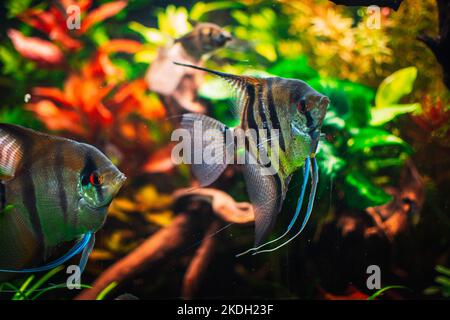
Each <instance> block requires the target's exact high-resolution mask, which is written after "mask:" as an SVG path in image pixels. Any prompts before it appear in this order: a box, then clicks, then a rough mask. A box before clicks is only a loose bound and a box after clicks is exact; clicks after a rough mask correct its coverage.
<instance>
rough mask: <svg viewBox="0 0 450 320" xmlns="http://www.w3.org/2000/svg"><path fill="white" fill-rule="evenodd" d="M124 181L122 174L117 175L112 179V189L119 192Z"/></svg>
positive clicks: (125, 178) (124, 177)
mask: <svg viewBox="0 0 450 320" xmlns="http://www.w3.org/2000/svg"><path fill="white" fill-rule="evenodd" d="M126 180H127V177H126V176H125V175H124V174H123V173H122V172H120V173H119V174H118V175H117V177H116V178H115V179H114V184H113V187H114V189H116V190H117V192H118V191H119V190H120V188H122V186H123V184H124V183H125V181H126Z"/></svg>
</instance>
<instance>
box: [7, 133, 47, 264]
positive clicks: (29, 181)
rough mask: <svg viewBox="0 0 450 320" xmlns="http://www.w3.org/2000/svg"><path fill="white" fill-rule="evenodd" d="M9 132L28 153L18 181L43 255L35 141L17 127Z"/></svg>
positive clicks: (43, 243) (39, 252)
mask: <svg viewBox="0 0 450 320" xmlns="http://www.w3.org/2000/svg"><path fill="white" fill-rule="evenodd" d="M7 131H9V132H10V133H11V134H12V135H14V137H15V138H16V139H18V140H19V141H20V142H21V145H22V148H23V149H24V150H25V151H26V157H25V158H24V162H23V168H24V169H25V170H24V171H22V172H21V174H19V176H18V178H17V179H18V181H19V183H20V192H21V196H22V201H23V205H24V207H25V209H26V210H27V212H28V216H29V220H30V224H31V227H32V228H33V231H34V234H35V235H36V238H37V239H36V241H37V251H38V254H40V255H43V254H44V253H45V252H44V249H45V247H44V245H45V242H44V241H45V238H44V233H43V231H42V225H41V220H40V218H39V213H38V209H37V206H36V188H35V185H34V182H33V178H32V171H33V168H32V165H33V161H34V159H33V141H32V140H31V138H30V137H29V136H28V135H27V134H26V133H24V131H22V130H20V129H17V128H16V127H10V126H8V128H7Z"/></svg>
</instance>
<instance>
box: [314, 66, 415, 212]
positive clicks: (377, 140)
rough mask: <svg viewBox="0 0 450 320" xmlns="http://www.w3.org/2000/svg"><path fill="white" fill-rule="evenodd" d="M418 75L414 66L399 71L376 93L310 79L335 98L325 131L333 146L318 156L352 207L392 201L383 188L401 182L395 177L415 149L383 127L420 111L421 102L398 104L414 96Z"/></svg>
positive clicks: (324, 147)
mask: <svg viewBox="0 0 450 320" xmlns="http://www.w3.org/2000/svg"><path fill="white" fill-rule="evenodd" d="M415 76H416V70H415V68H413V67H411V68H407V69H403V70H400V71H398V72H395V73H394V74H393V75H391V76H389V77H388V78H387V79H386V80H384V81H383V82H382V83H381V85H380V87H379V88H378V90H377V91H376V93H375V92H374V90H373V89H371V88H369V87H366V86H363V85H361V84H357V83H354V82H350V81H344V80H337V79H331V78H316V79H312V80H310V81H309V83H310V85H311V86H312V87H314V88H315V89H316V90H317V91H319V92H322V93H324V94H325V95H327V96H328V97H329V98H330V100H331V103H330V105H329V107H328V113H327V116H326V118H325V121H324V127H323V129H322V132H324V133H325V134H326V139H327V140H328V142H326V143H322V145H321V146H322V147H321V152H319V153H318V160H319V164H320V166H321V167H322V168H323V169H324V170H321V172H322V173H323V175H322V176H323V177H324V178H325V179H326V180H330V179H334V180H335V182H336V183H337V184H338V188H339V190H342V191H343V192H344V197H345V200H346V203H347V205H349V206H350V207H353V208H357V209H365V208H367V207H371V206H377V205H382V204H385V203H387V202H389V201H390V200H391V199H392V197H391V196H390V195H389V194H387V193H386V192H385V191H384V190H383V187H384V186H386V185H389V184H390V183H394V182H395V180H394V179H393V177H395V176H396V175H397V174H398V173H399V171H400V169H401V168H402V166H403V164H404V162H405V160H406V159H407V158H408V157H409V156H410V155H411V154H412V148H411V147H410V146H409V145H408V144H407V143H406V142H405V141H403V140H402V139H401V138H400V137H399V136H397V135H396V134H395V133H394V131H395V130H392V129H391V130H387V129H385V128H382V127H381V125H382V124H383V125H385V124H387V123H389V122H391V121H392V120H393V119H394V118H395V117H396V116H397V115H399V114H403V113H407V112H412V111H414V110H416V108H417V107H418V105H417V104H409V105H402V104H398V101H399V100H400V98H401V97H402V96H403V95H405V94H407V93H409V92H411V89H412V83H413V82H414V79H415ZM374 102H375V107H372V105H373V103H374ZM394 129H395V128H394Z"/></svg>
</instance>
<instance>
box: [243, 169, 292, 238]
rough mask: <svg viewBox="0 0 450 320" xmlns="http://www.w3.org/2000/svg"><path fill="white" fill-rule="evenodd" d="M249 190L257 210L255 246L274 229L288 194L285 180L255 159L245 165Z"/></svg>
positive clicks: (254, 207) (245, 176)
mask: <svg viewBox="0 0 450 320" xmlns="http://www.w3.org/2000/svg"><path fill="white" fill-rule="evenodd" d="M243 171H244V178H245V182H246V184H247V192H248V196H249V198H250V202H251V203H252V205H253V209H254V211H255V246H258V245H260V244H261V243H262V241H264V240H265V239H266V238H267V236H268V235H269V233H270V232H271V231H272V229H273V226H274V224H275V221H276V218H277V216H278V213H279V212H280V210H281V207H282V204H283V201H284V198H285V196H286V191H285V190H286V188H285V180H283V179H281V177H280V176H279V175H278V174H266V175H264V174H263V172H266V173H267V170H264V167H263V166H261V165H260V164H258V163H255V162H254V161H249V163H248V164H245V165H244V170H243Z"/></svg>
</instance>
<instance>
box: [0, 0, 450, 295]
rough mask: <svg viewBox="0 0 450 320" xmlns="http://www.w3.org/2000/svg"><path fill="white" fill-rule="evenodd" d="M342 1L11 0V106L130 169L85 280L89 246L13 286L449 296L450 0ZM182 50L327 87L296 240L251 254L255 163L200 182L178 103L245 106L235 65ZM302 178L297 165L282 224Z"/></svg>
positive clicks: (6, 68)
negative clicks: (311, 193)
mask: <svg viewBox="0 0 450 320" xmlns="http://www.w3.org/2000/svg"><path fill="white" fill-rule="evenodd" d="M334 2H339V3H344V4H343V5H336V4H335V3H334ZM345 2H346V1H326V0H303V1H300V0H298V1H287V0H286V1H265V0H255V1H251V0H240V1H155V0H134V1H133V0H130V1H90V0H79V1H75V0H74V1H71V0H60V1H58V0H55V1H33V0H14V1H13V0H7V1H4V2H3V3H2V6H3V7H4V10H2V11H1V17H0V19H1V26H2V28H1V33H0V70H1V71H0V92H1V97H2V99H1V107H0V122H2V123H12V124H18V125H22V126H24V127H27V128H31V129H34V130H37V131H41V132H46V133H50V134H52V135H57V136H62V137H66V138H70V139H74V140H76V141H80V142H85V143H88V144H91V145H93V146H95V147H97V148H98V149H99V150H101V151H102V152H103V153H104V154H105V155H107V156H108V158H109V159H111V161H112V162H113V163H114V164H115V165H116V166H117V167H118V168H119V169H120V170H121V171H122V172H124V173H125V174H126V176H127V181H126V183H125V185H124V186H123V187H122V189H121V191H120V193H119V194H118V195H117V196H116V197H115V199H114V200H113V202H112V203H111V206H110V207H109V211H108V216H107V220H106V222H105V224H104V225H103V227H102V228H101V229H100V230H99V231H98V232H97V234H96V239H97V241H96V244H95V247H94V249H93V252H92V254H91V256H90V258H89V260H88V263H87V267H86V270H85V271H84V273H83V274H82V276H81V283H78V287H76V288H75V289H72V290H69V289H68V288H67V283H68V276H69V274H68V272H67V267H68V266H69V265H71V264H75V265H76V264H77V263H78V258H77V257H74V258H73V259H71V260H69V261H68V262H66V263H64V264H63V265H61V266H58V267H56V268H54V269H52V270H50V271H48V272H47V273H46V272H41V273H32V274H16V275H14V276H13V277H11V278H10V279H8V280H7V281H5V282H3V283H1V284H0V299H2V300H10V299H19V300H28V299H32V300H34V299H37V300H45V299H64V300H71V299H116V298H117V297H121V296H122V298H123V297H124V296H123V294H129V295H133V297H137V298H139V299H159V298H180V297H182V298H206V299H213V298H276V299H327V300H335V299H363V300H366V299H430V298H432V299H443V298H448V297H450V261H449V254H450V251H449V244H450V232H449V231H450V202H449V201H450V199H449V190H450V108H449V97H450V95H449V91H448V90H449V86H450V83H449V73H448V72H449V60H448V59H449V56H450V55H449V49H448V48H449V40H448V19H449V17H448V16H446V15H447V14H448V12H449V11H448V3H447V2H446V1H434V0H424V1H420V0H404V1H392V3H393V5H391V6H384V7H367V6H348V5H345ZM348 2H351V1H348ZM369 2H370V1H369ZM373 2H374V3H376V2H377V1H373ZM388 2H389V1H388ZM394 3H395V4H396V5H394ZM399 3H400V4H399ZM398 4H399V5H398ZM209 24H214V25H213V26H211V25H209ZM445 25H447V30H446V29H445V27H443V26H445ZM205 30H206V31H205ZM211 39H212V40H214V41H212V40H211ZM217 39H219V40H217ZM177 48H178V49H177ZM180 48H181V49H180ZM172 61H179V62H184V63H190V64H195V65H200V66H203V67H206V68H209V69H213V70H218V71H222V72H227V73H231V74H237V75H250V76H260V77H269V76H277V77H283V78H295V79H300V80H303V81H305V82H307V83H308V84H309V85H310V86H311V87H312V88H314V89H315V90H316V91H318V92H320V93H322V94H324V95H326V96H327V97H329V99H330V104H329V106H328V111H327V114H326V117H325V120H324V123H323V126H322V130H321V132H322V136H321V138H320V143H319V148H318V153H317V161H318V165H319V184H318V190H317V194H316V199H315V204H314V209H313V211H312V215H311V218H310V220H309V222H308V224H307V225H306V228H305V229H304V231H303V233H302V234H301V235H300V236H299V237H297V238H296V239H295V240H293V241H291V242H290V243H289V244H288V245H286V246H284V247H282V248H280V249H279V250H276V251H273V252H270V253H262V254H258V255H251V254H250V255H246V256H242V257H236V254H238V253H240V252H242V251H245V250H247V249H248V248H251V247H252V246H253V241H254V226H253V220H254V217H253V214H252V211H251V210H250V209H251V207H250V204H249V199H248V196H247V193H246V186H245V182H244V179H243V175H242V171H241V170H240V168H239V167H236V166H230V167H229V168H227V169H226V171H225V172H224V174H223V175H222V176H221V177H220V178H219V179H218V180H217V181H216V182H214V183H213V184H212V185H211V186H208V187H205V188H201V187H199V185H198V183H197V182H196V181H195V178H194V177H193V175H192V173H191V168H190V166H189V165H184V164H182V165H177V164H174V163H173V161H172V158H171V152H172V148H173V146H174V142H171V134H172V132H173V130H174V129H175V128H176V127H177V126H178V125H179V119H180V116H181V115H182V114H184V113H188V112H190V113H201V114H207V115H209V116H210V117H212V118H215V119H217V120H220V121H221V122H223V123H225V124H226V125H228V126H230V127H232V126H235V125H237V124H238V122H239V120H238V119H236V118H235V117H234V116H233V108H234V105H235V102H234V98H235V96H234V94H233V92H232V90H230V89H229V88H228V87H227V86H226V85H225V82H224V81H223V80H221V79H219V78H217V77H214V76H212V75H210V74H206V73H204V72H201V71H197V70H194V71H193V70H190V69H189V70H188V69H185V68H182V67H179V66H175V65H173V64H172ZM180 70H181V71H180ZM25 157H26V155H25ZM301 181H302V170H301V169H300V170H298V172H296V173H295V174H294V176H293V177H292V179H291V183H290V188H289V190H288V193H287V196H286V199H285V201H284V203H283V207H282V210H281V212H280V214H279V217H278V219H277V222H276V224H275V228H274V230H273V231H272V232H271V234H270V237H269V240H270V239H275V238H276V237H277V236H278V235H280V234H282V233H283V232H284V231H285V229H286V226H287V225H288V224H289V222H290V219H291V217H292V215H293V213H294V211H295V208H296V205H297V200H298V197H299V193H300V184H301ZM3 211H4V212H1V213H0V223H2V218H3V217H2V215H3V216H4V215H7V214H8V212H7V210H3ZM68 246H69V247H70V244H64V245H62V246H61V252H64V249H67V247H68ZM61 252H55V256H58V253H59V254H60V253H61ZM0 259H1V257H0ZM371 266H372V267H371ZM373 266H375V267H373ZM374 268H375V269H376V270H375V269H374ZM374 270H375V273H376V272H377V271H379V274H380V275H381V277H380V279H379V280H380V281H379V283H377V281H375V282H374V281H373V279H370V277H371V276H372V275H373V274H374ZM374 283H375V284H376V286H375V287H373V286H371V284H374ZM125 298H130V296H125Z"/></svg>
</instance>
